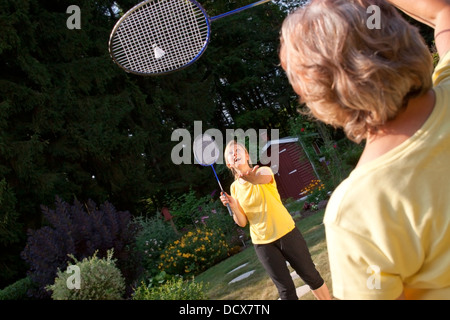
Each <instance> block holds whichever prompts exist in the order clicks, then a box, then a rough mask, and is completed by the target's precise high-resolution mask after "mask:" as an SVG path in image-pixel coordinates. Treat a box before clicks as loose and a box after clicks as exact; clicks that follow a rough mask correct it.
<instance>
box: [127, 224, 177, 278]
mask: <svg viewBox="0 0 450 320" xmlns="http://www.w3.org/2000/svg"><path fill="white" fill-rule="evenodd" d="M134 221H135V223H136V225H137V227H138V229H139V231H138V232H137V235H136V250H137V252H138V254H139V256H140V260H141V263H142V266H143V267H144V269H145V275H144V276H145V277H146V278H148V277H153V276H154V275H156V274H157V273H158V272H159V271H158V260H159V256H160V255H161V253H162V252H163V250H164V248H165V247H166V246H167V245H168V244H169V243H170V242H172V241H174V240H176V239H177V238H178V237H179V236H178V234H176V233H175V231H174V230H173V228H172V227H171V226H170V224H169V223H168V222H165V221H164V220H163V219H160V218H158V217H153V218H144V217H138V218H135V220H134Z"/></svg>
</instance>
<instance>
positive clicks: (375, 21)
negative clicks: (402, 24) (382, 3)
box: [366, 4, 381, 30]
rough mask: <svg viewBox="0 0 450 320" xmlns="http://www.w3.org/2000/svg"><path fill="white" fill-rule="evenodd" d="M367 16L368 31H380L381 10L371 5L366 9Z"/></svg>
mask: <svg viewBox="0 0 450 320" xmlns="http://www.w3.org/2000/svg"><path fill="white" fill-rule="evenodd" d="M366 13H367V14H370V16H369V17H368V18H367V20H366V26H367V28H369V29H371V30H372V29H381V9H380V7H379V6H377V5H374V4H373V5H371V6H368V7H367V10H366Z"/></svg>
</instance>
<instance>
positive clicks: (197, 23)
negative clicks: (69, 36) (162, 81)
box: [109, 0, 270, 75]
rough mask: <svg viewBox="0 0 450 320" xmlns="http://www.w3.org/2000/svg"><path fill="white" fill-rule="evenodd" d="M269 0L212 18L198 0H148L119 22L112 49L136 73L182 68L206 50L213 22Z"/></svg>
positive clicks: (113, 36)
mask: <svg viewBox="0 0 450 320" xmlns="http://www.w3.org/2000/svg"><path fill="white" fill-rule="evenodd" d="M269 1H270V0H262V1H257V2H254V3H252V4H249V5H247V6H244V7H241V8H238V9H235V10H232V11H229V12H226V13H223V14H220V15H217V16H215V17H209V16H208V14H207V13H206V11H205V9H203V7H202V6H201V5H200V4H199V3H198V2H197V1H195V0H146V1H143V2H141V3H139V4H137V5H136V6H134V7H133V8H131V9H130V10H128V11H127V12H126V13H125V14H124V15H123V16H122V17H121V18H120V19H119V21H117V23H116V25H115V26H114V28H113V30H112V32H111V35H110V38H109V52H110V54H111V57H112V59H113V60H114V61H115V62H116V63H117V64H118V65H119V66H120V67H121V68H122V69H124V70H125V71H127V72H131V73H134V74H138V75H161V74H167V73H170V72H173V71H176V70H180V69H183V68H186V67H187V66H189V65H191V64H192V63H194V62H195V61H196V60H197V59H199V58H200V57H201V55H202V54H203V52H204V51H205V50H206V47H207V46H208V43H209V40H210V36H211V22H212V21H215V20H217V19H220V18H223V17H226V16H228V15H231V14H234V13H238V12H241V11H243V10H246V9H249V8H252V7H255V6H258V5H260V4H263V3H266V2H269Z"/></svg>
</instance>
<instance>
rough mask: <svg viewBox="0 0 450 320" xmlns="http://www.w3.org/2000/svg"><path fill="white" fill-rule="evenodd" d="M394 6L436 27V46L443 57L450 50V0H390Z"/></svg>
mask: <svg viewBox="0 0 450 320" xmlns="http://www.w3.org/2000/svg"><path fill="white" fill-rule="evenodd" d="M388 1H389V2H391V3H392V4H393V5H394V6H396V7H397V8H399V9H400V10H402V11H403V12H405V13H406V14H408V15H410V16H411V17H413V18H414V19H416V20H417V21H420V22H422V23H424V24H426V25H428V26H430V27H432V28H434V37H435V41H436V48H437V50H438V53H439V55H440V56H441V57H442V56H443V55H444V54H445V53H447V51H449V50H450V0H388Z"/></svg>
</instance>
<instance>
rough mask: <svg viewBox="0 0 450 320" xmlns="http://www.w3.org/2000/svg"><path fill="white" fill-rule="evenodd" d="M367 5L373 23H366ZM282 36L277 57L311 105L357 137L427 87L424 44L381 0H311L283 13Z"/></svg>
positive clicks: (428, 57) (429, 68) (428, 58)
mask: <svg viewBox="0 0 450 320" xmlns="http://www.w3.org/2000/svg"><path fill="white" fill-rule="evenodd" d="M371 5H376V6H377V7H378V8H380V11H381V14H380V18H381V28H379V29H376V28H374V29H370V28H369V27H368V26H367V24H366V22H367V19H368V18H369V17H370V14H369V13H368V12H367V11H368V10H367V9H368V7H369V6H371ZM280 38H281V39H280V41H281V47H280V60H281V65H282V67H283V69H284V70H285V71H286V74H287V76H288V78H289V81H290V83H291V85H292V87H293V88H294V90H295V92H296V93H297V94H298V95H299V96H300V97H301V100H302V102H304V103H306V105H307V107H308V109H309V111H310V113H311V114H312V115H313V116H315V117H316V118H318V119H319V120H321V121H323V122H325V123H327V124H331V125H333V126H335V127H341V128H343V129H344V131H345V132H346V134H347V136H348V137H349V139H351V140H353V141H356V142H360V141H361V140H362V139H364V138H365V137H366V135H367V132H368V131H369V130H370V131H375V130H376V129H377V127H379V126H380V125H382V124H384V123H385V122H386V121H387V120H390V119H393V118H395V117H396V115H397V114H398V112H399V111H400V110H401V109H402V108H404V107H405V106H406V104H407V102H408V99H410V98H411V97H414V96H420V95H422V94H424V93H426V92H427V91H428V90H430V89H431V87H432V80H431V74H432V72H433V63H432V58H431V53H430V51H429V49H428V47H427V46H426V44H425V42H424V40H423V38H422V37H421V36H420V34H419V32H418V30H417V28H415V27H413V26H412V25H410V24H409V23H408V22H407V21H406V20H405V19H403V18H402V17H401V16H400V14H399V13H398V12H397V10H396V9H395V8H394V7H393V6H392V5H390V4H389V3H387V2H386V1H384V0H312V1H311V2H310V3H309V4H308V5H306V6H304V7H301V8H299V9H297V10H296V11H294V12H293V13H291V14H289V15H288V17H287V18H286V19H285V21H284V22H283V26H282V30H281V37H280Z"/></svg>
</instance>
